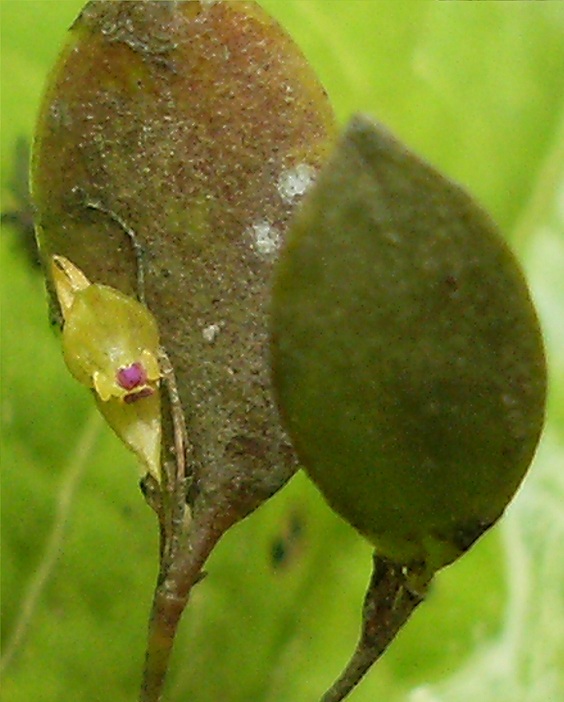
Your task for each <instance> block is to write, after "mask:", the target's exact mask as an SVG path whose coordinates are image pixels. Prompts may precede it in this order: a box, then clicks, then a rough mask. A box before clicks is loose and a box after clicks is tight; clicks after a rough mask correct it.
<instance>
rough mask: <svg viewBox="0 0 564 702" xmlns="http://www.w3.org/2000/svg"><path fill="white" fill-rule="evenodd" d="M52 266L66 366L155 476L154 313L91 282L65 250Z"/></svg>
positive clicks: (156, 369)
mask: <svg viewBox="0 0 564 702" xmlns="http://www.w3.org/2000/svg"><path fill="white" fill-rule="evenodd" d="M51 268H52V276H53V282H54V286H55V291H56V293H57V298H58V300H59V304H60V307H61V311H62V314H63V321H64V324H63V355H64V359H65V362H66V364H67V367H68V369H69V371H70V372H71V374H72V375H73V376H74V377H75V378H76V379H77V380H78V381H79V382H80V383H82V384H83V385H86V386H87V387H89V388H92V389H93V390H94V393H95V397H96V401H97V404H98V407H99V409H100V411H101V412H102V414H103V415H104V417H105V419H106V421H107V422H108V423H109V424H110V426H111V427H112V429H113V430H114V431H115V432H116V434H117V435H118V436H119V437H120V439H121V440H122V441H123V442H124V443H125V444H126V445H127V446H128V447H129V448H130V449H131V450H132V451H134V452H135V453H136V454H137V456H138V457H139V459H140V460H141V462H142V463H143V465H144V466H145V467H146V468H147V469H148V470H149V472H151V473H152V474H153V475H154V476H155V477H156V478H157V480H158V479H159V475H160V441H161V409H160V395H159V392H158V386H159V382H160V378H161V370H160V367H159V361H158V355H159V330H158V327H157V323H156V320H155V318H154V317H153V315H152V314H151V313H150V311H149V310H148V309H147V307H145V306H144V305H142V304H141V303H140V302H138V301H137V300H135V299H133V298H132V297H129V296H128V295H124V294H123V293H122V292H120V291H119V290H116V289H114V288H112V287H110V286H108V285H100V284H98V283H91V282H90V281H89V280H88V278H87V277H86V276H85V275H84V273H83V272H82V271H81V270H80V269H79V268H77V267H76V266H75V265H74V264H73V263H71V262H70V261H69V260H68V259H66V258H64V257H63V256H53V259H52V267H51Z"/></svg>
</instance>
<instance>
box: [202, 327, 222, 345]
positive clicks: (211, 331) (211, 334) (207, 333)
mask: <svg viewBox="0 0 564 702" xmlns="http://www.w3.org/2000/svg"><path fill="white" fill-rule="evenodd" d="M220 331H221V325H220V324H209V325H208V326H207V327H206V328H205V329H204V330H203V331H202V336H203V337H204V339H205V340H206V341H207V342H208V343H209V344H212V343H213V342H214V341H215V340H216V339H217V336H218V334H219V332H220Z"/></svg>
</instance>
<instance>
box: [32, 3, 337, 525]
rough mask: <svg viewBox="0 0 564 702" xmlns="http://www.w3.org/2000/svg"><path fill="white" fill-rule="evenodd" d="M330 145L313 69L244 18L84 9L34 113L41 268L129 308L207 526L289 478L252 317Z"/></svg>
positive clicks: (275, 29)
mask: <svg viewBox="0 0 564 702" xmlns="http://www.w3.org/2000/svg"><path fill="white" fill-rule="evenodd" d="M333 132H334V121H333V114H332V110H331V108H330V106H329V103H328V100H327V96H326V94H325V92H324V90H323V88H322V87H321V85H320V84H319V82H318V80H317V78H316V76H315V74H314V72H313V70H312V69H311V67H310V66H309V64H308V63H307V61H306V59H305V58H304V57H303V55H302V54H301V52H300V51H299V49H298V48H297V47H296V45H295V44H294V42H293V41H292V40H291V38H290V37H289V36H288V35H287V34H286V33H285V32H284V31H283V30H282V29H281V28H280V26H279V25H278V24H277V23H276V22H275V21H274V20H272V18H270V17H269V16H268V15H267V14H266V13H265V12H264V11H262V10H261V9H260V7H259V6H258V5H257V4H255V3H254V2H228V1H225V2H221V1H220V2H204V1H203V0H202V1H201V2H200V1H197V0H190V1H188V2H180V3H177V2H149V1H147V2H142V1H141V2H139V1H138V2H90V3H88V4H87V5H86V7H85V9H84V10H83V12H82V13H81V15H80V16H79V18H78V19H77V20H76V22H75V23H74V25H73V26H72V28H71V30H70V35H69V40H68V44H67V46H66V48H65V49H64V51H63V53H62V55H61V57H60V59H59V62H58V64H57V66H56V67H55V70H54V72H53V74H52V76H51V78H50V82H49V85H48V88H47V92H46V95H45V98H44V101H43V105H42V109H41V113H40V117H39V122H38V127H37V134H36V141H35V145H34V154H33V167H32V190H33V198H34V203H35V206H36V211H37V232H38V239H39V243H40V248H41V253H42V257H43V260H44V261H49V260H50V257H51V256H52V255H59V256H64V257H66V258H67V259H69V260H70V261H71V262H72V263H73V264H74V265H75V266H77V267H78V268H79V269H80V270H82V271H84V274H85V275H86V276H87V278H88V279H89V280H91V281H92V282H93V283H102V284H105V285H108V286H111V287H112V288H116V289H118V290H120V291H122V292H123V293H125V294H126V295H129V296H138V295H141V293H143V296H144V301H145V303H146V305H147V307H148V308H149V310H150V311H151V313H152V314H153V315H154V317H155V319H156V320H157V324H158V327H159V335H160V339H161V344H162V345H163V347H164V349H165V351H166V353H167V355H168V357H169V358H170V361H171V363H172V366H173V368H174V372H175V374H176V379H177V384H178V389H179V392H180V399H181V401H182V405H183V407H184V411H185V414H186V423H187V429H188V437H189V440H190V443H191V449H190V455H189V462H190V473H191V474H192V475H193V477H194V479H195V482H194V492H195V494H197V495H199V499H201V500H202V501H203V502H206V501H207V503H209V504H211V503H214V504H216V505H218V504H219V502H221V500H225V501H226V504H225V505H224V510H223V512H222V513H224V514H227V513H228V512H230V511H233V510H238V511H239V514H240V516H242V515H244V514H245V513H248V512H249V511H251V510H252V509H254V507H256V506H257V504H260V502H261V501H263V500H264V499H266V497H268V496H269V495H271V494H272V493H274V492H275V491H276V490H277V489H278V488H280V487H281V485H282V484H284V482H285V481H286V480H288V478H289V477H290V476H291V475H292V474H293V473H294V471H295V470H296V467H297V463H296V458H295V454H294V452H293V450H292V447H291V445H290V442H289V440H288V438H287V436H286V434H285V432H284V431H283V429H282V427H281V426H280V422H279V420H278V415H277V411H276V408H275V405H274V402H273V399H272V393H271V385H270V377H269V367H268V360H267V352H268V324H267V303H268V296H269V291H270V282H271V273H272V266H273V263H274V260H275V258H276V255H277V252H278V248H279V246H280V244H281V242H282V240H283V238H284V235H285V232H286V229H287V226H288V221H289V218H290V216H291V215H292V213H293V211H294V209H295V208H296V205H297V204H298V203H299V201H300V199H301V198H302V196H303V194H304V193H305V191H306V189H307V188H308V187H309V186H310V185H311V183H312V182H313V179H314V177H315V175H316V173H317V171H318V169H319V167H320V165H321V163H322V162H323V161H324V160H325V158H326V156H327V153H328V149H329V143H330V142H331V140H332V135H333ZM217 509H218V510H219V506H218V507H217Z"/></svg>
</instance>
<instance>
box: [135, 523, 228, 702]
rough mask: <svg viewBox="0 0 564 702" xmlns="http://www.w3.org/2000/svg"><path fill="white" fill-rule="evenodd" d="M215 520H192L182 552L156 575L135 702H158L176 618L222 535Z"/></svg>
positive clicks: (161, 691) (180, 613)
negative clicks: (142, 670) (141, 682)
mask: <svg viewBox="0 0 564 702" xmlns="http://www.w3.org/2000/svg"><path fill="white" fill-rule="evenodd" d="M216 521H217V520H216V519H215V518H214V516H213V515H212V514H210V513H207V514H205V515H202V518H193V519H192V521H191V522H190V525H189V527H188V533H187V535H186V541H185V542H184V544H183V546H182V550H181V551H179V552H177V553H176V554H175V556H174V558H173V559H172V562H171V563H170V565H169V568H168V570H167V572H166V573H165V574H163V573H161V574H160V576H159V582H158V583H157V587H156V589H155V594H154V598H153V606H152V611H151V617H150V619H149V632H148V637H147V653H146V656H145V670H144V673H143V684H142V686H141V693H140V696H139V702H159V700H161V699H162V693H163V688H164V684H165V678H166V673H167V670H168V665H169V661H170V656H171V653H172V648H173V644H174V639H175V636H176V632H177V629H178V624H179V623H180V618H181V616H182V613H183V612H184V609H185V608H186V605H187V604H188V599H189V596H190V593H191V591H192V588H193V587H194V585H196V584H197V583H198V582H200V581H201V580H202V578H203V577H204V572H203V571H202V568H203V566H204V564H205V562H206V560H207V558H208V556H209V554H210V553H211V551H212V550H213V548H214V547H215V545H216V544H217V542H218V541H219V539H220V538H221V536H222V534H223V530H221V529H217V528H216V527H215V523H216Z"/></svg>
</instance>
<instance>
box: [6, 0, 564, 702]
mask: <svg viewBox="0 0 564 702" xmlns="http://www.w3.org/2000/svg"><path fill="white" fill-rule="evenodd" d="M263 4H264V6H265V7H266V8H267V9H268V10H270V11H271V12H272V13H273V14H274V15H275V16H276V17H277V18H278V19H279V20H280V21H281V22H282V23H283V24H284V25H285V26H286V27H287V28H288V29H289V30H290V32H291V33H292V34H293V35H294V37H295V38H296V39H297V41H298V43H300V44H301V46H302V47H303V48H304V50H305V51H306V53H307V55H308V56H309V58H310V59H311V60H312V61H313V63H314V65H315V67H316V68H317V70H318V72H319V73H320V75H321V77H322V79H323V81H324V83H325V84H326V87H327V88H328V90H329V92H330V94H331V96H332V98H333V100H334V102H335V104H336V108H337V111H338V114H339V115H340V117H341V120H342V121H344V120H345V118H346V117H348V115H349V114H350V113H351V112H354V111H357V110H359V109H360V110H365V111H368V112H371V113H372V114H373V115H374V116H375V117H376V118H377V119H378V120H380V121H382V122H384V123H387V124H388V125H389V126H390V128H391V129H392V130H393V131H394V132H396V133H398V134H400V135H401V136H402V138H403V139H404V140H405V141H406V142H407V143H408V144H409V145H410V146H412V147H413V148H414V149H416V150H417V151H419V152H420V153H422V154H423V155H425V156H426V157H428V158H429V159H430V160H431V161H433V162H434V164H435V165H437V166H439V167H440V168H442V169H443V170H445V171H446V172H447V173H448V174H449V175H451V176H453V177H455V178H458V179H459V180H461V181H462V182H463V183H464V184H465V185H466V186H468V187H469V188H470V190H471V191H472V192H473V193H475V194H476V195H478V196H479V198H480V199H481V200H482V202H483V204H485V205H486V206H487V207H488V208H489V209H491V211H492V214H493V215H494V216H495V218H496V219H497V220H498V222H499V223H500V224H501V225H502V227H503V229H504V232H505V233H506V235H507V236H508V238H510V239H512V240H514V241H515V242H516V244H517V245H518V246H519V249H518V254H519V255H520V257H521V258H522V260H523V261H524V263H525V266H526V269H527V271H528V273H529V275H530V280H531V283H532V288H533V293H534V296H535V298H536V300H537V302H538V305H539V310H540V314H541V318H542V321H543V324H544V328H545V333H546V341H547V346H548V352H549V360H550V365H551V396H550V405H549V415H548V423H547V430H546V433H545V438H544V441H543V443H542V445H541V448H540V450H539V453H538V457H537V460H536V463H535V465H534V466H533V469H532V473H531V475H530V477H529V478H528V479H527V480H526V482H525V485H524V487H523V489H522V491H521V493H520V494H519V496H518V498H517V500H516V502H515V503H514V505H513V506H512V507H511V508H510V510H509V513H508V514H507V517H506V518H505V519H504V520H502V524H501V526H500V527H498V528H496V529H495V530H494V532H493V533H492V534H490V535H488V536H487V537H486V538H485V539H484V540H483V541H481V542H480V543H479V544H478V546H477V547H476V549H474V550H473V552H472V553H470V554H468V556H465V557H464V558H463V559H462V560H461V561H460V562H459V563H457V564H456V565H454V566H452V567H451V568H449V569H447V570H446V571H445V572H444V573H443V574H441V575H440V576H439V578H438V581H437V583H436V586H435V588H434V590H433V592H432V594H431V596H430V598H429V600H428V602H427V603H426V604H424V605H423V606H422V607H421V608H420V609H419V611H418V612H417V613H416V615H415V616H414V618H413V620H412V621H411V622H410V623H409V625H408V626H407V627H406V628H405V630H404V631H403V632H402V633H401V634H400V635H399V637H398V639H397V640H396V642H395V643H394V645H393V646H392V647H391V649H390V651H389V652H388V653H387V654H386V656H385V657H384V659H383V660H382V661H381V662H380V663H379V665H378V666H377V667H376V668H375V669H374V671H373V672H372V673H371V674H370V676H369V677H368V679H367V680H366V681H365V682H364V683H363V685H361V686H360V687H359V688H358V690H357V691H356V692H355V693H353V695H351V702H362V701H363V700H366V702H368V701H369V700H370V701H371V700H374V699H377V698H378V695H380V697H381V698H382V699H386V700H387V701H388V702H395V701H399V700H402V702H474V700H476V699H480V700H483V701H484V702H486V701H487V702H489V701H490V700H492V702H493V700H495V701H496V702H541V700H542V702H560V700H562V699H563V698H564V672H563V671H564V634H563V632H564V596H563V594H562V593H563V592H564V561H563V559H562V558H561V557H560V556H559V554H560V551H561V543H562V539H563V537H564V524H563V520H562V513H563V507H564V484H563V481H564V473H563V472H562V468H561V467H562V465H564V360H563V355H562V348H564V337H563V336H562V316H563V309H564V287H563V282H562V281H563V278H562V270H563V269H564V211H563V208H562V201H563V197H564V196H563V193H564V123H563V119H564V117H563V115H564V112H563V107H564V95H563V93H562V90H561V80H562V79H561V76H562V75H563V69H564V5H562V4H561V3H447V2H439V3H435V2H419V3H411V2H396V3H392V2H388V3H376V2H374V3H371V2H362V1H360V0H347V2H345V1H344V0H307V1H305V0H268V1H267V0H265V1H264V3H263ZM81 5H82V2H79V1H78V0H68V1H65V2H58V3H54V2H49V1H48V0H43V1H39V0H38V1H35V0H34V1H27V0H26V1H25V2H24V1H22V0H1V1H0V11H1V20H2V25H1V26H2V125H3V129H2V157H1V158H2V186H3V190H2V200H3V207H4V206H6V205H10V206H11V205H12V196H11V195H10V193H9V192H7V191H6V189H5V188H6V183H7V180H8V178H9V176H10V174H11V172H12V166H13V163H12V154H13V148H14V145H15V140H16V138H17V137H18V136H20V135H22V134H24V135H29V134H31V131H32V128H33V122H34V116H35V110H36V107H37V104H38V101H39V98H40V94H41V89H42V84H43V81H44V77H45V74H46V71H47V70H48V68H49V66H50V64H51V63H52V61H53V60H54V58H55V56H56V54H57V51H58V48H59V46H60V45H61V42H62V40H63V36H64V32H65V29H66V27H67V26H68V25H69V24H70V22H71V21H72V20H73V19H74V17H75V16H76V14H77V12H78V11H79V9H80V7H81ZM15 238H16V233H15V232H14V231H12V230H10V231H8V230H5V231H3V236H2V261H1V263H2V293H3V295H2V305H3V309H2V312H3V324H2V353H3V363H2V381H3V393H2V419H3V446H2V458H3V465H4V470H3V476H2V487H3V510H2V527H3V528H2V535H3V548H2V552H3V559H2V579H3V622H2V624H3V626H2V637H3V638H2V642H3V650H4V651H6V650H8V649H9V645H10V637H11V636H13V633H14V627H15V624H16V622H17V621H18V618H19V617H20V616H21V614H22V607H23V605H24V603H25V602H26V598H27V592H28V588H29V586H30V584H31V583H32V582H33V580H34V578H35V577H36V573H37V571H38V568H40V565H41V563H44V562H45V558H46V555H47V554H46V553H45V549H46V547H47V545H48V540H49V535H50V533H51V530H52V529H53V528H54V525H55V522H56V520H57V518H58V517H57V515H58V512H59V511H61V504H62V501H63V502H64V499H63V498H64V494H62V492H64V491H65V489H67V490H68V485H69V483H71V484H72V481H71V478H72V475H73V470H77V468H76V463H74V461H75V460H76V459H75V455H76V451H77V450H79V449H80V448H81V446H82V447H84V445H85V443H84V442H86V444H88V441H87V439H88V437H89V433H88V432H89V431H92V429H91V424H90V421H91V420H90V413H91V411H92V410H91V402H90V398H89V397H87V395H86V394H85V393H83V392H82V388H80V387H79V386H78V385H77V384H76V383H75V382H74V381H73V380H72V379H71V378H70V377H69V376H68V374H67V372H66V370H65V368H64V365H63V362H62V359H61V355H60V348H59V344H58V341H57V340H56V339H55V338H54V336H53V334H52V333H51V332H50V331H49V329H48V325H47V321H46V304H45V301H44V295H43V291H42V284H41V283H40V282H39V281H38V280H37V279H36V278H35V277H33V274H32V273H31V272H30V271H28V270H27V264H26V262H25V260H24V258H23V255H22V254H21V253H20V252H19V251H18V250H17V247H15V245H14V240H15ZM96 432H97V436H96V439H95V440H94V439H91V448H90V450H87V451H84V452H83V458H82V459H81V460H82V463H81V470H80V471H79V478H77V482H76V483H75V487H74V490H73V491H72V495H73V497H72V501H71V505H70V507H69V512H68V514H67V516H66V519H65V520H64V525H65V528H64V529H62V536H61V539H60V541H59V545H58V547H57V556H58V557H57V558H56V559H55V561H54V564H53V566H52V570H51V572H50V577H49V578H47V579H46V580H45V586H44V587H43V588H42V589H41V592H40V595H39V597H38V598H37V603H36V607H35V609H34V612H33V616H32V618H31V619H30V622H29V627H28V629H27V631H26V635H25V636H24V637H23V638H22V640H21V645H20V647H19V648H18V650H17V652H16V655H15V656H14V657H13V659H12V660H11V663H10V665H9V666H8V667H7V669H6V671H5V675H4V679H3V694H4V697H5V699H6V700H10V702H20V701H21V702H24V701H25V702H28V700H30V699H41V700H42V702H43V701H44V702H58V701H59V700H61V699H72V700H73V701H77V702H82V701H84V702H94V701H95V700H101V699H107V697H108V694H109V693H110V694H111V697H112V700H114V701H115V702H121V701H122V700H123V701H124V702H125V700H132V699H135V695H136V689H137V686H138V681H139V676H140V670H141V665H142V656H143V649H144V639H145V627H146V616H147V614H148V609H149V601H150V592H151V588H152V585H153V579H154V577H155V574H156V563H157V554H156V548H157V534H156V525H155V524H154V520H153V515H152V514H151V513H150V511H149V510H148V509H147V507H146V506H145V504H144V502H143V500H142V498H141V496H140V495H139V493H138V491H137V488H136V475H137V473H136V471H137V469H136V467H135V465H134V460H133V459H132V458H131V457H130V456H129V455H128V453H127V452H126V451H125V449H122V448H121V447H120V446H119V444H118V442H117V440H116V439H114V437H113V436H112V435H111V434H110V431H109V430H107V429H106V428H99V429H96ZM87 448H88V447H87ZM294 514H299V515H302V519H303V524H304V526H303V531H302V535H301V536H300V537H299V539H298V541H297V543H296V544H295V548H294V549H292V550H293V552H292V550H290V551H289V554H290V555H289V557H288V559H287V562H286V563H285V564H284V565H282V566H280V565H279V564H278V565H277V567H274V564H273V560H272V549H273V547H274V545H276V544H279V543H280V539H281V538H282V539H283V538H284V537H285V535H286V536H287V533H288V523H289V520H291V519H292V518H293V517H292V515H294ZM369 551H370V549H369V547H368V546H367V545H366V544H364V543H363V542H362V541H361V540H360V539H359V538H358V537H357V536H356V535H355V534H354V533H353V532H352V531H351V530H350V529H349V528H348V527H347V526H346V525H344V524H343V523H341V522H340V521H339V520H338V519H337V518H336V517H334V516H333V515H332V514H331V513H330V511H329V510H328V509H327V508H326V507H325V505H324V504H323V503H322V501H321V499H320V498H319V497H318V495H317V494H316V492H315V490H314V489H313V488H312V487H311V485H310V484H309V483H308V482H307V481H306V480H305V478H303V476H298V477H297V478H296V479H294V480H293V481H292V483H291V484H290V485H289V486H288V487H287V488H286V489H285V490H284V491H283V492H282V493H281V494H280V495H278V496H277V497H276V498H275V499H273V500H272V501H271V502H270V503H269V504H268V505H267V506H265V507H264V508H262V509H261V510H260V511H259V512H258V513H256V514H255V515H253V516H252V517H251V518H250V519H249V520H247V521H246V522H244V523H243V524H241V525H239V526H238V527H237V528H235V529H233V530H232V532H230V533H229V534H228V535H227V536H226V537H225V540H224V541H223V543H221V544H220V545H219V547H218V549H217V552H216V553H215V555H214V556H213V558H212V560H211V561H210V563H209V567H208V570H209V576H208V578H207V579H206V580H205V581H204V582H202V583H201V584H200V585H199V586H198V588H197V589H196V592H195V594H194V598H193V600H192V602H191V605H190V607H189V611H188V612H187V616H186V617H185V621H184V624H183V630H182V633H181V636H180V638H179V640H178V642H177V647H176V657H175V667H174V670H173V674H172V676H171V680H170V687H169V691H170V694H169V699H170V700H171V702H172V701H174V700H178V701H179V702H180V700H186V699H191V700H193V701H194V702H212V701H214V702H215V700H217V699H223V700H227V701H228V702H229V701H239V700H241V701H242V700H252V701H253V702H295V701H296V700H299V701H301V700H304V702H305V701H306V700H312V701H314V700H316V699H317V698H318V697H319V695H320V693H321V691H322V690H323V689H324V688H325V687H326V686H327V685H328V684H329V683H330V682H331V681H332V680H333V678H334V677H335V676H336V675H337V673H338V672H339V671H340V669H341V668H342V666H343V664H344V663H345V660H346V659H347V657H348V655H349V653H350V651H351V649H352V646H353V644H354V642H355V639H356V633H357V627H358V620H359V614H360V602H361V597H362V593H363V591H364V587H365V584H366V581H367V580H368V576H369V570H370V559H369ZM275 560H276V559H275Z"/></svg>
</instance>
